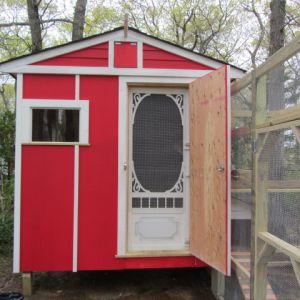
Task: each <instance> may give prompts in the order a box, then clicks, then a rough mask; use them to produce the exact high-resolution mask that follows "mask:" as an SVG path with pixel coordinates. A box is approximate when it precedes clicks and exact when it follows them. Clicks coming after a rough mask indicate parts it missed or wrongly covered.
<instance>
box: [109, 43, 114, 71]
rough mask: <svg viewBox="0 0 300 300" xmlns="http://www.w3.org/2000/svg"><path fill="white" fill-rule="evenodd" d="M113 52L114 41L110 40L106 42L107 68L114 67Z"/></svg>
mask: <svg viewBox="0 0 300 300" xmlns="http://www.w3.org/2000/svg"><path fill="white" fill-rule="evenodd" d="M114 53H115V42H114V41H113V40H110V41H109V42H108V68H110V69H112V68H113V67H114Z"/></svg>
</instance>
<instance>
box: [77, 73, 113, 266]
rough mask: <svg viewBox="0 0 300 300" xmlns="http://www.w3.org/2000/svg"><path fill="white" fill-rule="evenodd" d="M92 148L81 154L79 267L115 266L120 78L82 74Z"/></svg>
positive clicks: (81, 97) (84, 148)
mask: <svg viewBox="0 0 300 300" xmlns="http://www.w3.org/2000/svg"><path fill="white" fill-rule="evenodd" d="M80 99H88V100H89V101H90V105H89V110H90V118H89V122H90V126H89V128H90V130H89V142H90V145H91V146H90V147H81V148H80V154H79V165H80V166H79V169H80V174H79V229H78V234H79V237H78V241H79V247H78V268H79V270H101V269H114V268H116V267H117V264H116V260H115V258H114V255H115V254H116V245H117V190H118V77H101V76H81V77H80Z"/></svg>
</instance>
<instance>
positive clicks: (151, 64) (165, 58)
mask: <svg viewBox="0 0 300 300" xmlns="http://www.w3.org/2000/svg"><path fill="white" fill-rule="evenodd" d="M143 67H144V68H154V69H155V68H158V69H187V70H188V69H190V70H213V69H212V68H211V67H208V66H205V65H203V64H200V63H197V62H194V61H192V60H189V59H186V58H185V57H182V56H179V55H176V54H173V53H170V52H167V51H164V50H162V49H159V48H156V47H153V46H150V45H147V44H143Z"/></svg>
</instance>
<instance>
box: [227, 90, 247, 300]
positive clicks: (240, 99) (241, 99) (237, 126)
mask: <svg viewBox="0 0 300 300" xmlns="http://www.w3.org/2000/svg"><path fill="white" fill-rule="evenodd" d="M251 101H252V92H251V88H250V87H249V86H248V87H246V88H244V89H242V90H241V91H239V92H238V93H237V94H235V95H234V96H233V97H232V131H231V153H232V157H231V161H232V171H231V207H232V209H231V249H232V257H233V259H234V261H235V268H236V271H237V272H233V275H232V276H231V277H227V278H226V281H225V297H224V298H225V300H232V299H233V300H235V299H236V300H240V299H250V276H245V274H241V272H240V270H239V269H238V268H239V266H240V267H241V268H242V269H243V270H246V272H247V273H248V274H250V256H251V255H250V251H251V201H252V196H251V187H252V137H251V125H252V118H251V110H252V103H251Z"/></svg>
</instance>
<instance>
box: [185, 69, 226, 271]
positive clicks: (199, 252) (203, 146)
mask: <svg viewBox="0 0 300 300" xmlns="http://www.w3.org/2000/svg"><path fill="white" fill-rule="evenodd" d="M229 78H230V76H229V67H228V66H225V67H223V68H221V69H218V70H216V71H213V72H211V73H209V74H208V75H206V76H204V77H201V78H198V79H196V80H195V81H193V82H192V83H191V84H190V86H189V101H190V201H191V207H190V210H191V227H190V230H191V253H192V254H193V255H194V256H196V257H197V258H199V259H201V260H202V261H204V262H206V263H207V264H208V265H210V266H212V267H213V268H215V269H217V270H219V271H220V272H222V273H224V274H226V275H230V189H229V188H230V185H229V184H230V182H229V180H230V130H229V129H230V127H229V126H230V120H229V116H230V114H229V112H230V105H229V104H230V94H229V87H230V85H229Z"/></svg>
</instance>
